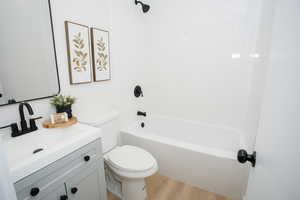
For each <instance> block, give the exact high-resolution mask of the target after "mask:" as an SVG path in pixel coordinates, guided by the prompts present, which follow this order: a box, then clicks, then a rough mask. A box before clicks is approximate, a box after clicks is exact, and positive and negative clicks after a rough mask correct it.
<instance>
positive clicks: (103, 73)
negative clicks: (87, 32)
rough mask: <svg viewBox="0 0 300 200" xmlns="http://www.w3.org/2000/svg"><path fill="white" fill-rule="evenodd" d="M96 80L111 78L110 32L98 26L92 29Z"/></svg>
mask: <svg viewBox="0 0 300 200" xmlns="http://www.w3.org/2000/svg"><path fill="white" fill-rule="evenodd" d="M91 35H92V52H93V69H94V81H105V80H110V79H111V69H110V50H109V32H108V31H105V30H101V29H97V28H92V29H91Z"/></svg>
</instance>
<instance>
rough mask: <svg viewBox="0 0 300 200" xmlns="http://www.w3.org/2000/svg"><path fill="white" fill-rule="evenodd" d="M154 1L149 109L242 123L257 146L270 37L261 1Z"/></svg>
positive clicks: (147, 71)
mask: <svg viewBox="0 0 300 200" xmlns="http://www.w3.org/2000/svg"><path fill="white" fill-rule="evenodd" d="M148 2H149V4H150V5H151V10H150V14H149V16H148V17H147V21H146V23H147V27H146V29H147V35H146V37H145V40H146V41H147V44H146V45H145V47H146V48H144V49H146V50H147V52H146V54H147V55H146V58H145V61H144V64H143V69H144V71H143V77H142V80H143V82H142V83H143V88H144V94H145V98H144V100H143V102H142V105H143V106H142V107H143V109H144V110H146V111H148V112H151V113H153V114H159V115H166V116H171V117H176V118H183V119H189V120H195V121H202V122H207V123H213V124H219V125H221V126H230V127H234V128H238V129H241V130H242V131H243V132H245V134H246V137H247V141H248V148H251V147H252V145H253V140H254V139H253V138H254V137H255V135H256V128H257V123H258V116H259V115H258V114H259V105H260V99H261V93H262V90H261V88H263V85H264V84H263V83H264V80H263V77H264V75H263V74H264V70H265V69H264V68H265V64H264V59H265V56H266V55H267V48H265V46H267V43H268V41H267V40H266V37H264V34H266V32H265V31H264V30H266V29H267V28H268V27H264V26H260V25H261V24H266V23H265V22H264V21H263V20H262V18H264V16H262V15H261V8H262V5H261V2H262V1H260V0H254V1H253V0H241V1H236V0H229V1H218V0H201V1H199V0H191V1H188V2H186V1H180V0H165V1H158V0H152V1H148ZM262 28H264V29H262ZM257 42H259V43H261V44H262V45H257ZM258 53H259V54H260V55H261V56H262V57H261V58H253V57H251V56H250V55H252V54H258ZM232 54H239V55H240V58H238V59H233V58H232ZM261 77H262V78H261ZM256 79H257V80H256Z"/></svg>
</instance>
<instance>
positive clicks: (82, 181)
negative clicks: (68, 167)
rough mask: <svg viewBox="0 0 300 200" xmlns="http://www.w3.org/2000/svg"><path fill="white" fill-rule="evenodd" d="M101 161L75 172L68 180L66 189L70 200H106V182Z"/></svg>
mask: <svg viewBox="0 0 300 200" xmlns="http://www.w3.org/2000/svg"><path fill="white" fill-rule="evenodd" d="M101 169H102V165H101V162H100V161H96V162H94V163H93V164H91V165H89V166H88V167H85V168H81V169H79V170H77V171H74V173H73V177H72V178H70V179H69V180H67V182H66V188H67V193H68V197H69V200H106V191H105V188H106V186H105V182H103V181H102V180H103V178H104V177H103V176H104V174H103V170H101Z"/></svg>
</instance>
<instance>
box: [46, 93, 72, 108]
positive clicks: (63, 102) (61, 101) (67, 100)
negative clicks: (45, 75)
mask: <svg viewBox="0 0 300 200" xmlns="http://www.w3.org/2000/svg"><path fill="white" fill-rule="evenodd" d="M75 102H76V98H75V97H71V96H63V95H58V96H55V97H53V99H51V104H52V105H55V106H67V105H72V104H74V103H75Z"/></svg>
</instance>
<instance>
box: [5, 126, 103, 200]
mask: <svg viewBox="0 0 300 200" xmlns="http://www.w3.org/2000/svg"><path fill="white" fill-rule="evenodd" d="M2 141H3V144H4V148H5V149H6V153H7V157H8V163H9V167H10V172H11V179H12V181H13V182H14V186H15V190H16V194H17V198H18V200H30V199H40V200H70V199H71V200H106V198H107V197H106V184H105V175H104V166H103V156H102V145H101V130H100V129H97V128H93V127H90V126H87V125H82V124H76V125H74V126H71V127H67V128H57V129H40V130H39V131H36V132H32V133H29V134H26V135H23V136H20V137H17V138H12V137H8V136H3V137H2Z"/></svg>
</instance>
